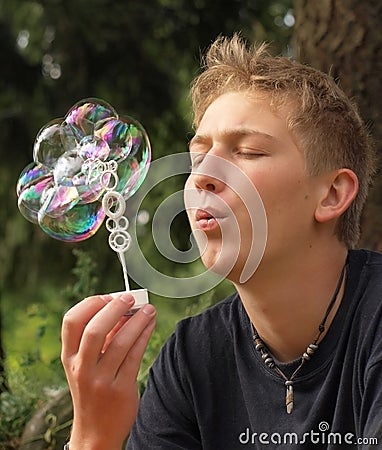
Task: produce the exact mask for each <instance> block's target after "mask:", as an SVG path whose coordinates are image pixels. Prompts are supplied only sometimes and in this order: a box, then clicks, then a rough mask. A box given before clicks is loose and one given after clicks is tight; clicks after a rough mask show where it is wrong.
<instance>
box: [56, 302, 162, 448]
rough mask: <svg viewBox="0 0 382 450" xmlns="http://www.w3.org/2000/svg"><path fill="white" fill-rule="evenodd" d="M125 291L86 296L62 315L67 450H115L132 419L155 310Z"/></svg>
mask: <svg viewBox="0 0 382 450" xmlns="http://www.w3.org/2000/svg"><path fill="white" fill-rule="evenodd" d="M133 304H134V299H133V297H132V295H130V294H122V295H121V296H119V297H114V298H113V297H112V296H111V295H102V296H93V297H88V298H86V299H85V300H83V301H82V302H81V303H78V304H77V305H75V306H74V307H73V308H72V309H70V310H69V311H68V312H67V313H66V314H65V316H64V319H63V324H62V353H61V359H62V363H63V366H64V369H65V373H66V377H67V379H68V383H69V388H70V391H71V394H72V400H73V409H74V417H73V427H72V433H71V438H70V449H71V450H80V449H81V450H88V449H89V450H97V449H98V448H99V449H100V450H101V449H102V450H105V449H108V450H114V449H116V450H120V449H121V447H122V445H123V441H124V440H125V438H126V436H127V435H128V433H129V432H130V429H131V427H132V425H133V423H134V421H135V418H136V415H137V411H138V405H139V394H138V386H137V381H136V380H137V375H138V371H139V367H140V364H141V360H142V357H143V354H144V352H145V349H146V346H147V344H148V341H149V339H150V336H151V334H152V331H153V329H154V327H155V308H154V307H153V306H152V305H145V306H144V307H142V308H141V309H140V310H139V311H138V312H137V313H136V314H134V316H132V317H126V316H124V314H126V313H127V312H128V310H129V309H130V308H131V307H132V306H133Z"/></svg>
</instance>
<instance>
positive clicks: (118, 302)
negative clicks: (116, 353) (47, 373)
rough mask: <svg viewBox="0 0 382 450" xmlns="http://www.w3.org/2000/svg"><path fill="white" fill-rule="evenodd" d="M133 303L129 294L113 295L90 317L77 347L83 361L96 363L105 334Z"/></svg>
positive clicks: (103, 343) (132, 298)
mask: <svg viewBox="0 0 382 450" xmlns="http://www.w3.org/2000/svg"><path fill="white" fill-rule="evenodd" d="M133 305H134V297H133V296H132V295H131V294H122V295H120V296H118V297H114V298H113V300H112V301H111V302H110V303H108V304H107V305H106V306H104V308H102V309H101V310H99V311H98V312H97V313H96V314H95V316H93V317H92V318H91V319H90V321H89V322H88V324H87V325H86V327H85V330H84V332H83V334H82V338H81V342H80V346H79V349H78V355H79V357H80V358H81V360H82V361H83V362H84V363H87V364H96V363H97V362H98V359H99V357H100V355H101V353H102V349H103V347H104V345H105V339H106V336H107V335H108V334H109V333H110V332H111V331H112V329H113V328H114V327H115V326H116V325H117V324H118V322H119V320H120V319H121V317H122V316H123V315H124V314H126V313H127V312H128V311H129V310H130V309H131V307H132V306H133Z"/></svg>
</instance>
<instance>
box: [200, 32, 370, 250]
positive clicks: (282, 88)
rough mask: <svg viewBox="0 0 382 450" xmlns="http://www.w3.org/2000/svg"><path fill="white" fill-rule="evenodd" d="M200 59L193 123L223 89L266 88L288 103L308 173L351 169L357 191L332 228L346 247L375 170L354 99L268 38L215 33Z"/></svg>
mask: <svg viewBox="0 0 382 450" xmlns="http://www.w3.org/2000/svg"><path fill="white" fill-rule="evenodd" d="M203 62H204V67H203V69H204V70H203V71H202V73H201V74H200V75H198V76H197V77H196V78H195V80H194V81H193V83H192V85H191V96H192V105H193V113H194V126H195V127H197V126H198V125H199V123H200V121H201V118H202V117H203V114H204V113H205V111H206V109H207V108H208V106H209V105H210V104H211V103H212V102H213V101H214V100H216V99H217V98H218V97H219V96H220V95H222V94H224V93H226V92H242V91H244V92H247V93H248V94H250V93H251V92H254V91H255V92H256V93H257V94H258V93H266V94H267V95H268V96H269V98H270V101H271V105H272V106H273V107H276V108H277V107H281V106H282V105H285V104H287V105H288V106H289V107H290V114H289V116H288V117H287V124H288V127H289V129H290V131H291V132H292V133H293V135H294V136H295V138H297V140H298V142H299V144H300V146H301V147H302V148H303V149H304V153H305V158H306V164H307V170H308V173H309V174H310V175H312V176H314V175H317V174H319V173H322V172H325V171H330V170H335V169H339V168H349V169H351V170H353V172H354V173H355V174H356V175H357V177H358V181H359V191H358V194H357V196H356V198H355V200H354V201H353V203H352V204H351V206H350V207H349V208H348V210H347V211H346V212H345V213H344V214H343V215H342V216H341V218H340V219H339V221H338V223H337V230H336V234H337V236H338V238H339V239H340V241H342V242H344V243H345V244H346V245H347V246H348V247H349V248H352V247H354V246H355V244H356V243H357V242H358V239H359V235H360V218H361V212H362V209H363V206H364V203H365V201H366V197H367V193H368V189H369V185H370V182H371V179H372V176H373V174H374V171H375V154H374V149H373V146H372V143H371V139H370V136H369V133H368V131H367V129H366V127H365V125H364V123H363V121H362V119H361V117H360V115H359V113H358V109H357V107H356V105H355V104H354V103H353V102H352V101H351V100H350V99H349V98H348V97H347V96H346V95H345V93H344V92H343V91H342V90H341V89H340V88H339V87H338V86H337V84H336V83H335V81H334V80H333V78H332V77H330V76H329V75H327V74H325V73H323V72H320V71H318V70H316V69H314V68H312V67H309V66H307V65H303V64H300V63H298V62H296V61H293V60H292V59H290V58H287V57H283V56H272V55H270V54H269V53H268V50H267V45H266V44H261V45H259V46H247V45H246V43H245V42H244V41H243V40H242V39H241V38H240V37H239V36H238V35H234V36H233V37H232V38H227V37H219V38H218V39H217V40H216V41H215V42H214V43H213V44H212V45H211V46H210V48H209V49H208V51H207V52H206V54H205V57H204V61H203Z"/></svg>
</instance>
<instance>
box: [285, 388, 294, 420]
mask: <svg viewBox="0 0 382 450" xmlns="http://www.w3.org/2000/svg"><path fill="white" fill-rule="evenodd" d="M293 400H294V394H293V386H292V384H289V385H287V387H286V397H285V405H286V410H287V413H288V414H291V412H292V411H293V406H294V401H293Z"/></svg>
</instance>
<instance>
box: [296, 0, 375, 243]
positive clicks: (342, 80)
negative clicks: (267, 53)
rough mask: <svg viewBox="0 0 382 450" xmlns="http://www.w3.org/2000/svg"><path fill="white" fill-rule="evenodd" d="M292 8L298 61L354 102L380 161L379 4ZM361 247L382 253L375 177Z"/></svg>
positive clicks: (301, 0)
mask: <svg viewBox="0 0 382 450" xmlns="http://www.w3.org/2000/svg"><path fill="white" fill-rule="evenodd" d="M294 8H295V17H296V25H295V29H294V34H293V47H294V49H295V54H296V57H297V58H298V59H299V60H300V61H301V62H303V63H308V64H310V65H311V66H313V67H316V68H317V69H320V70H323V71H324V72H330V73H331V75H332V76H333V77H334V78H335V79H336V80H337V81H338V83H339V85H340V86H341V87H342V89H343V90H344V91H345V92H346V93H347V94H348V95H349V96H351V97H352V98H354V99H355V101H356V102H357V104H358V105H359V108H360V111H361V115H362V117H363V119H364V120H365V122H366V123H367V124H368V126H369V129H370V131H371V133H372V135H373V137H374V140H375V142H376V146H377V153H378V155H379V158H381V155H382V119H381V116H382V102H381V88H382V83H381V74H382V33H381V19H382V2H381V1H380V0H364V1H362V2H360V1H358V0H321V1H318V2H314V1H309V0H295V2H294ZM379 166H380V167H381V163H379ZM361 245H362V246H365V247H368V248H372V249H376V250H380V251H381V250H382V180H381V177H379V174H378V176H377V177H376V179H375V182H374V188H373V189H372V191H371V193H370V195H369V200H368V203H367V205H366V208H365V211H364V215H363V221H362V241H361Z"/></svg>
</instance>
